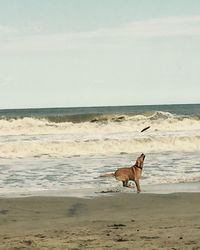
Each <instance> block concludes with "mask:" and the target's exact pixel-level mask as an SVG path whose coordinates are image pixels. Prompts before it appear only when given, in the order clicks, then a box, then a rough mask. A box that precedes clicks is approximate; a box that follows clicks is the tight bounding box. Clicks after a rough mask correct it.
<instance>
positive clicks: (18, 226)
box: [0, 193, 200, 250]
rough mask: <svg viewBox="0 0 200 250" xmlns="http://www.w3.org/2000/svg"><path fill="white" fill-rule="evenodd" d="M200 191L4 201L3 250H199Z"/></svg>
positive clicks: (0, 206) (0, 212)
mask: <svg viewBox="0 0 200 250" xmlns="http://www.w3.org/2000/svg"><path fill="white" fill-rule="evenodd" d="M199 236H200V193H174V194H145V193H141V194H135V193H132V194H129V193H128V194H126V193H118V194H115V195H112V196H108V195H105V196H100V197H95V198H92V199H86V198H84V199H83V198H72V197H27V198H2V199H0V249H4V250H8V249H9V250H10V249H11V250H12V249H15V250H17V249H20V250H21V249H38V250H39V249H48V250H51V249H71V250H72V249H74V250H75V249H76V250H78V249H95V250H96V249H115V250H117V249H118V250H120V249H121V250H122V249H123V250H126V249H142V250H144V249H147V250H151V249H152V250H153V249H154V250H157V249H171V250H172V249H173V250H175V249H184V250H185V249H186V250H187V249H192V250H197V249H200V237H199Z"/></svg>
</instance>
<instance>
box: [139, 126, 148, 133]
mask: <svg viewBox="0 0 200 250" xmlns="http://www.w3.org/2000/svg"><path fill="white" fill-rule="evenodd" d="M149 128H150V126H148V127H146V128H143V129H142V130H141V131H140V132H141V133H142V132H144V131H146V130H147V129H149Z"/></svg>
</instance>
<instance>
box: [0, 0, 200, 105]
mask: <svg viewBox="0 0 200 250" xmlns="http://www.w3.org/2000/svg"><path fill="white" fill-rule="evenodd" d="M167 103H200V1H199V0H167V1H165V0H42V1H41V0H0V108H25V107H76V106H103V105H137V104H147V105H148V104H167Z"/></svg>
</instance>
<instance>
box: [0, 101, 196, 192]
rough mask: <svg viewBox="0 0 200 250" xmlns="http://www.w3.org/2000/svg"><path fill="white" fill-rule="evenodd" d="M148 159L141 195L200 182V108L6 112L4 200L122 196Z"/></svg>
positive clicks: (0, 130)
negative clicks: (128, 173)
mask: <svg viewBox="0 0 200 250" xmlns="http://www.w3.org/2000/svg"><path fill="white" fill-rule="evenodd" d="M147 126H150V128H149V129H148V130H146V131H144V132H142V133H141V132H140V131H141V130H142V129H143V128H145V127H147ZM141 153H144V154H145V155H146V158H145V163H144V170H143V175H142V179H141V185H142V187H144V188H145V186H148V185H158V184H174V183H184V182H191V183H194V182H199V181H200V157H199V156H200V104H190V105H189V104H188V105H187V104H185V105H154V106H123V107H120V106H118V107H117V106H115V107H88V108H87V107H84V108H48V109H18V110H17V109H16V110H0V196H9V195H10V194H12V195H16V196H20V195H34V194H35V193H37V194H42V192H45V191H48V193H50V194H51V193H52V192H54V193H56V194H58V195H59V194H61V193H62V194H65V193H66V194H70V195H72V196H73V195H74V196H76V194H77V193H81V192H83V193H84V190H90V191H89V193H91V194H92V193H94V190H97V191H98V192H101V191H105V190H110V189H112V190H122V189H123V188H122V187H121V186H122V185H121V183H120V182H117V181H116V180H115V179H112V178H100V177H99V176H100V175H101V174H102V173H106V172H113V171H115V170H116V169H117V168H120V167H129V166H132V165H133V164H134V163H135V160H136V158H137V157H138V156H139V155H140V154H141Z"/></svg>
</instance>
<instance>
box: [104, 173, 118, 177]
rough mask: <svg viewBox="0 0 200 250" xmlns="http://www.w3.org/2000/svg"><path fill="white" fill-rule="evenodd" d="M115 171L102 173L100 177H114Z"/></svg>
mask: <svg viewBox="0 0 200 250" xmlns="http://www.w3.org/2000/svg"><path fill="white" fill-rule="evenodd" d="M114 176H115V173H105V174H101V175H100V177H114Z"/></svg>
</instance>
